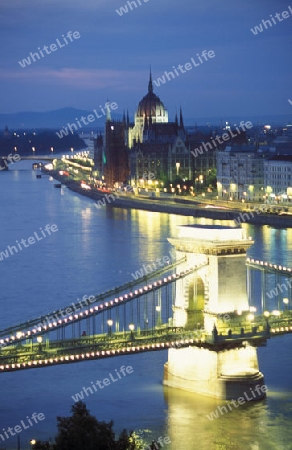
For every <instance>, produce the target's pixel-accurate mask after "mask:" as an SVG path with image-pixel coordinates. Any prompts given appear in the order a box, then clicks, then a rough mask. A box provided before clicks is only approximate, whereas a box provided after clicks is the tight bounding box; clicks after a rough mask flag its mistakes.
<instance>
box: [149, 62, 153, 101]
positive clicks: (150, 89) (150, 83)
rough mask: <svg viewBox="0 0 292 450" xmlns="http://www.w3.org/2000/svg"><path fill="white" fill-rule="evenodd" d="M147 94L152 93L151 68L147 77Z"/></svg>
mask: <svg viewBox="0 0 292 450" xmlns="http://www.w3.org/2000/svg"><path fill="white" fill-rule="evenodd" d="M148 92H149V94H152V92H153V84H152V73H151V67H150V75H149V83H148Z"/></svg>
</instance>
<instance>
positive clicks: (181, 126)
mask: <svg viewBox="0 0 292 450" xmlns="http://www.w3.org/2000/svg"><path fill="white" fill-rule="evenodd" d="M179 126H180V128H184V121H183V115H182V109H181V107H180V110H179Z"/></svg>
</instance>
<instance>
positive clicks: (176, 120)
mask: <svg viewBox="0 0 292 450" xmlns="http://www.w3.org/2000/svg"><path fill="white" fill-rule="evenodd" d="M174 122H175V124H176V125H177V126H178V118H177V110H175V119H174Z"/></svg>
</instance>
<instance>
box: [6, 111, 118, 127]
mask: <svg viewBox="0 0 292 450" xmlns="http://www.w3.org/2000/svg"><path fill="white" fill-rule="evenodd" d="M96 112H97V113H98V115H100V116H102V117H101V118H99V119H97V118H96V120H95V121H94V122H91V123H90V124H89V125H88V126H86V125H84V124H82V123H81V125H82V129H84V128H85V129H86V128H87V129H96V128H103V126H104V122H105V116H104V115H103V114H102V112H101V110H100V109H99V108H98V109H97V110H96ZM89 114H93V112H92V110H91V111H85V110H83V109H75V108H62V109H56V110H55V111H47V112H30V111H24V112H18V113H14V114H0V129H1V128H5V126H6V125H7V126H8V128H9V129H10V130H11V129H26V130H27V129H33V128H50V129H56V130H58V129H60V128H62V127H63V126H64V127H65V126H67V123H68V122H69V123H75V124H76V119H77V120H80V118H81V117H82V116H84V117H87V116H88V115H89ZM112 117H113V118H120V117H121V115H119V114H114V113H112ZM76 125H77V124H76ZM80 130H81V128H80Z"/></svg>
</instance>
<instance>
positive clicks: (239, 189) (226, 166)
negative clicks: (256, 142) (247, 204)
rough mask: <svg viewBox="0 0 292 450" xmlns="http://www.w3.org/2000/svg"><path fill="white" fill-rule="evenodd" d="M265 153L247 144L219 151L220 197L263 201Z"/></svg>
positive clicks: (218, 182) (218, 176)
mask: <svg viewBox="0 0 292 450" xmlns="http://www.w3.org/2000/svg"><path fill="white" fill-rule="evenodd" d="M265 156H266V155H265V154H264V153H262V152H259V151H257V149H256V148H249V147H247V146H241V147H238V148H237V147H226V148H225V150H224V151H218V152H217V188H218V198H223V199H233V200H246V201H253V200H256V201H262V199H263V196H264V194H265V189H264V159H265Z"/></svg>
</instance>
